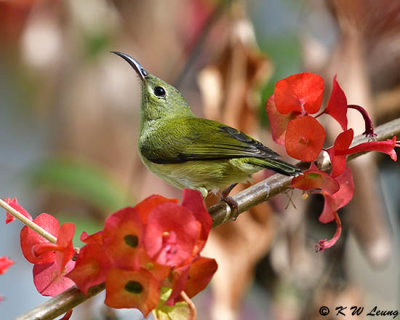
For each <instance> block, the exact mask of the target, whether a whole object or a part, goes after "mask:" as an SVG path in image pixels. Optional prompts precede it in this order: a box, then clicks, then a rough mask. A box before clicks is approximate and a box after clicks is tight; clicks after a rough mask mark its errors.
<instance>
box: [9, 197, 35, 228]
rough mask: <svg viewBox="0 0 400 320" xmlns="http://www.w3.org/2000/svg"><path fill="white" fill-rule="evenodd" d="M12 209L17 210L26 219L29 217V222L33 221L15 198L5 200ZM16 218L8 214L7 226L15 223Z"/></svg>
mask: <svg viewBox="0 0 400 320" xmlns="http://www.w3.org/2000/svg"><path fill="white" fill-rule="evenodd" d="M3 200H4V201H5V202H6V203H7V204H8V205H9V206H10V207H12V208H13V209H15V210H17V211H18V212H19V213H21V214H23V215H24V216H25V217H27V218H28V219H29V220H32V216H31V215H30V214H29V213H28V211H26V210H25V209H24V208H23V207H22V206H20V205H19V204H18V201H17V198H16V197H14V199H11V198H5V199H3ZM14 220H15V217H14V216H12V215H11V214H9V213H8V212H6V224H8V223H10V222H11V221H14Z"/></svg>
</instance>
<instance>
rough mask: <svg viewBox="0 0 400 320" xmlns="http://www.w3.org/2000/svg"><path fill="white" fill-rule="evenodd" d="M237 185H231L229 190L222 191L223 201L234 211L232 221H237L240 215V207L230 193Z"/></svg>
mask: <svg viewBox="0 0 400 320" xmlns="http://www.w3.org/2000/svg"><path fill="white" fill-rule="evenodd" d="M236 185H237V183H234V184H231V185H230V186H229V187H228V188H226V189H225V190H223V191H222V194H221V200H220V201H224V202H225V203H226V204H227V205H228V206H229V207H230V208H231V210H232V220H236V219H237V217H238V215H239V205H238V203H237V202H236V200H234V199H233V198H232V197H230V196H229V193H230V192H231V191H232V189H233V188H234V187H235V186H236Z"/></svg>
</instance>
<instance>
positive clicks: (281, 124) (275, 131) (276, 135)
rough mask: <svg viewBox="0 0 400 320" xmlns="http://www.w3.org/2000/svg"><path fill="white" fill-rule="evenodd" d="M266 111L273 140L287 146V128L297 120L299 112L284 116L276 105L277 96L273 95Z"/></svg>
mask: <svg viewBox="0 0 400 320" xmlns="http://www.w3.org/2000/svg"><path fill="white" fill-rule="evenodd" d="M265 110H266V112H267V115H268V120H269V128H270V130H271V135H272V139H273V140H274V141H275V142H276V143H278V144H280V145H284V144H285V133H286V128H287V126H288V123H289V121H290V120H292V119H294V118H296V116H297V115H298V114H299V113H298V112H290V113H287V114H282V113H280V112H278V110H277V109H276V105H275V96H274V95H272V96H271V97H270V98H269V99H268V100H267V102H266V104H265Z"/></svg>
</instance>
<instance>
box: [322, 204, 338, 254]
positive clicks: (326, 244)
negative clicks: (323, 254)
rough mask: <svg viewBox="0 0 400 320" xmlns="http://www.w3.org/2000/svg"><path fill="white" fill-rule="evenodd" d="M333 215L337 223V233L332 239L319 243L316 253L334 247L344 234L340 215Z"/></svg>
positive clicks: (335, 213)
mask: <svg viewBox="0 0 400 320" xmlns="http://www.w3.org/2000/svg"><path fill="white" fill-rule="evenodd" d="M333 214H334V218H335V221H336V232H335V234H334V235H333V237H332V239H330V240H326V239H325V240H319V241H318V244H317V245H316V246H315V251H317V252H319V251H324V250H325V249H328V248H330V247H332V246H333V245H334V244H335V243H336V242H337V241H338V239H339V237H340V234H341V233H342V222H341V221H340V218H339V215H338V213H337V212H334V213H333Z"/></svg>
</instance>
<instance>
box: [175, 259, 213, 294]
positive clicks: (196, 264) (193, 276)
mask: <svg viewBox="0 0 400 320" xmlns="http://www.w3.org/2000/svg"><path fill="white" fill-rule="evenodd" d="M217 269H218V265H217V262H216V261H215V259H210V258H205V257H198V258H196V259H195V260H193V263H192V264H191V265H190V270H189V277H188V281H187V282H186V284H185V288H184V289H183V291H185V293H186V294H187V295H188V297H189V298H191V297H194V296H195V295H196V294H198V293H199V292H200V291H202V290H203V289H205V287H207V285H208V283H209V282H210V281H211V278H212V276H213V275H214V273H215V272H216V271H217Z"/></svg>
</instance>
